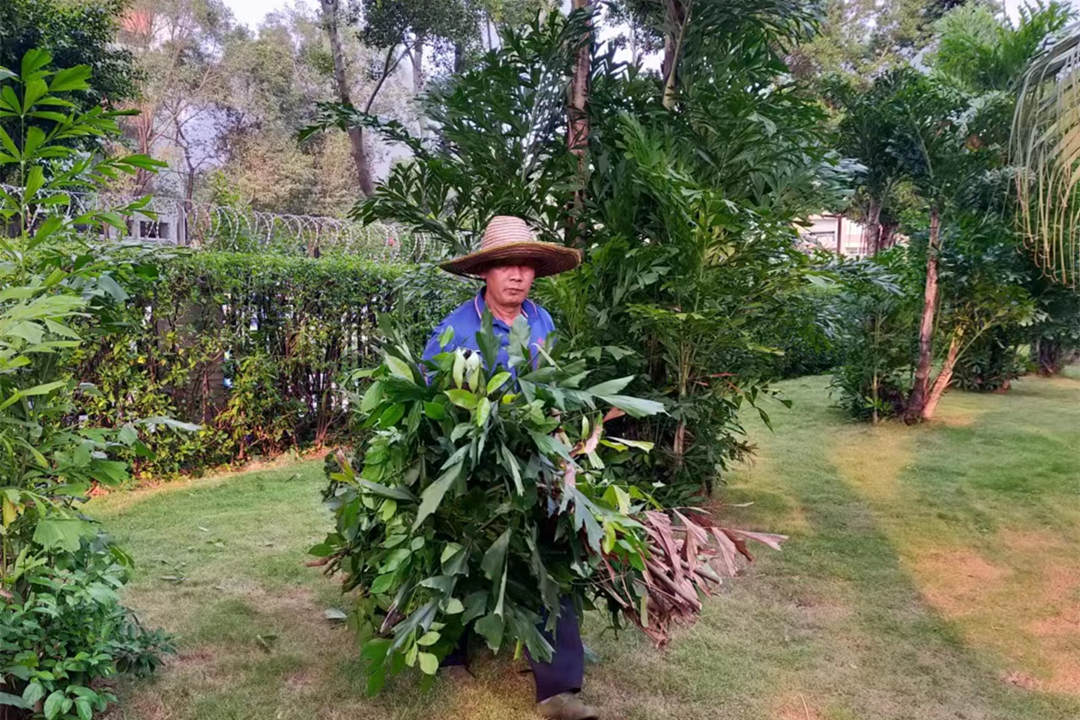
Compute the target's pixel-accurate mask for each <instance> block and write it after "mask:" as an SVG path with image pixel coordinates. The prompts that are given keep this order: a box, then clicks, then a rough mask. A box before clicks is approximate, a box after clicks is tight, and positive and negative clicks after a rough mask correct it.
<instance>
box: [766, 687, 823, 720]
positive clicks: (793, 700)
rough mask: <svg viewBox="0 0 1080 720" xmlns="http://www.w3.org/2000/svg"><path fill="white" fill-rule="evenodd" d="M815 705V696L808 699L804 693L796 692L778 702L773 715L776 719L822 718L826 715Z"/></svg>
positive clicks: (805, 719) (816, 719) (807, 719)
mask: <svg viewBox="0 0 1080 720" xmlns="http://www.w3.org/2000/svg"><path fill="white" fill-rule="evenodd" d="M814 705H815V703H814V701H813V698H811V699H809V700H808V699H807V698H806V696H805V695H803V694H802V693H795V694H793V695H789V696H787V697H784V698H783V699H781V700H780V702H778V703H777V705H776V710H775V711H774V713H773V716H774V717H775V718H776V720H822V719H823V718H824V715H822V714H821V713H820V712H818V711H817V710H816V709H815V707H814Z"/></svg>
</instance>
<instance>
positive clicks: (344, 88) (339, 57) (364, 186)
mask: <svg viewBox="0 0 1080 720" xmlns="http://www.w3.org/2000/svg"><path fill="white" fill-rule="evenodd" d="M320 2H321V3H322V19H323V26H324V27H325V29H326V37H327V38H328V39H329V41H330V52H331V55H332V56H333V59H334V85H335V86H336V88H337V96H338V101H339V102H340V103H341V104H342V105H346V106H352V94H351V92H350V90H349V83H348V81H347V80H346V67H345V53H344V52H343V51H342V49H341V31H340V29H339V22H340V18H341V10H340V0H320ZM398 61H399V62H400V58H398ZM394 67H396V63H394ZM391 70H392V68H391V67H389V56H388V57H387V64H386V65H384V67H383V73H382V76H381V77H382V78H383V79H385V78H386V76H387V74H388V73H389V72H390V71H391ZM380 85H381V83H380ZM377 92H378V89H376V90H375V91H374V92H372V94H371V96H370V97H369V99H368V103H367V105H366V106H365V110H364V111H365V112H367V111H368V110H370V109H371V103H372V101H374V99H375V94H376V93H377ZM347 132H348V135H349V144H350V146H351V148H352V157H353V163H354V164H355V165H356V181H357V183H358V186H359V188H360V192H362V193H364V194H365V195H370V194H371V192H372V190H373V189H374V184H373V183H372V180H371V161H370V160H369V159H368V152H367V148H366V147H365V146H364V130H363V128H361V127H352V128H349V129H348V130H347Z"/></svg>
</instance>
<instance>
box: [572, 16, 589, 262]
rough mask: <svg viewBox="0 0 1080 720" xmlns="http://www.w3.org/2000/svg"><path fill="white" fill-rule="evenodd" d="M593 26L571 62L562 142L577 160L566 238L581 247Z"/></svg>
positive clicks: (583, 241) (582, 241)
mask: <svg viewBox="0 0 1080 720" xmlns="http://www.w3.org/2000/svg"><path fill="white" fill-rule="evenodd" d="M589 2H590V0H573V10H575V11H576V10H587V9H588V7H589ZM592 41H593V28H592V21H591V20H590V21H589V27H588V30H587V31H586V34H585V37H583V38H582V41H581V47H580V48H579V49H578V51H577V58H576V59H575V61H574V74H573V77H572V78H571V79H570V103H569V105H568V106H567V108H566V127H567V131H566V144H567V147H569V148H570V152H572V153H573V154H574V155H576V156H577V159H578V177H577V188H576V189H575V190H574V200H573V207H572V209H571V213H570V218H569V222H567V225H566V235H567V240H568V242H569V244H570V245H575V246H578V247H581V246H583V245H584V244H585V238H584V233H583V232H582V231H581V228H580V226H579V224H578V217H579V216H580V214H581V211H582V210H583V208H584V206H585V182H586V178H587V175H588V159H587V157H586V153H587V152H588V149H589V75H590V70H591V69H592V68H591V67H590V62H589V61H590V59H591V57H592Z"/></svg>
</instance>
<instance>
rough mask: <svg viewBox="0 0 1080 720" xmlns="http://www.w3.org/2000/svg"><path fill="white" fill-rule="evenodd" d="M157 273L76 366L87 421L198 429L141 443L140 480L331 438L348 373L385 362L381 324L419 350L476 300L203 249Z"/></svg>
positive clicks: (354, 266) (136, 289)
mask: <svg viewBox="0 0 1080 720" xmlns="http://www.w3.org/2000/svg"><path fill="white" fill-rule="evenodd" d="M154 265H155V266H156V272H152V273H150V274H149V276H148V277H142V278H128V279H126V280H125V281H124V284H125V286H126V287H125V289H126V290H127V292H128V293H129V294H130V299H129V302H128V304H127V309H126V311H125V312H124V313H123V314H122V316H121V318H120V319H119V320H118V321H115V322H111V323H110V324H109V326H108V327H103V328H101V330H102V332H100V333H99V334H98V340H97V341H96V342H95V343H93V345H92V346H91V347H90V348H89V349H88V351H87V352H85V353H84V354H82V355H81V356H80V357H78V358H77V374H78V379H79V380H81V381H82V382H84V383H88V384H89V385H87V386H84V387H85V390H84V394H85V396H86V397H85V403H84V405H83V406H84V408H85V410H84V412H85V413H86V416H85V417H84V418H83V420H84V421H85V422H88V423H89V424H91V425H99V426H118V425H121V424H123V423H124V422H127V421H129V420H133V419H138V418H146V417H153V416H169V417H173V418H176V419H180V420H185V421H189V422H192V423H197V424H199V425H200V429H199V430H198V431H195V432H187V433H185V432H180V433H177V432H175V431H172V430H167V431H157V432H155V433H152V434H148V435H147V436H146V437H144V438H143V440H144V442H145V444H146V445H147V447H148V448H149V450H150V453H149V454H145V453H144V456H143V457H133V458H131V459H132V460H133V462H134V463H135V465H136V467H137V468H138V470H139V471H140V473H141V474H143V475H168V474H173V473H177V472H198V471H201V470H203V469H205V468H207V467H211V466H216V465H221V464H225V463H232V462H235V461H244V460H247V459H249V458H251V457H252V456H255V455H269V454H274V453H279V452H282V451H286V450H290V449H299V448H304V447H308V446H311V445H321V444H323V443H326V442H329V441H331V440H333V438H334V437H335V436H336V435H337V434H338V433H340V432H341V431H342V430H343V429H344V427H343V426H344V424H345V422H346V419H345V418H346V414H345V407H344V404H343V399H342V395H341V393H340V392H338V391H337V390H338V389H339V387H340V382H341V380H342V377H343V375H344V374H345V373H347V372H348V371H349V370H351V369H354V368H358V367H364V366H366V365H371V364H374V362H373V361H375V359H376V356H375V348H374V341H375V339H376V337H377V336H378V334H379V332H378V328H377V326H376V322H377V320H376V317H377V315H379V314H383V313H387V314H389V316H390V317H392V318H393V319H394V321H395V322H396V323H397V324H398V325H399V326H400V327H402V328H403V329H404V330H405V331H406V332H407V333H408V334H409V335H411V336H412V337H413V339H414V340H416V342H419V341H420V339H421V338H422V337H424V336H426V334H427V333H428V332H429V331H430V329H431V327H432V326H433V325H434V324H435V322H437V321H438V319H439V318H440V317H442V316H443V314H444V313H445V312H447V311H449V309H450V308H451V307H453V306H454V305H455V304H456V303H458V302H460V301H461V300H462V299H463V298H464V297H466V296H467V294H468V293H469V292H471V290H470V289H469V288H468V287H467V286H465V285H464V284H462V283H460V282H455V281H453V280H451V279H449V278H445V277H439V276H437V275H433V274H432V273H431V271H424V270H420V269H418V268H415V267H412V266H404V265H383V264H376V263H372V262H369V261H364V260H359V259H354V258H348V257H332V258H321V259H313V258H304V257H289V256H282V255H256V254H244V253H228V252H199V253H184V254H179V255H174V254H170V255H164V254H163V255H162V256H161V258H160V260H156V261H155V262H154ZM421 296H422V297H421Z"/></svg>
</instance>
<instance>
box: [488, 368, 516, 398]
mask: <svg viewBox="0 0 1080 720" xmlns="http://www.w3.org/2000/svg"><path fill="white" fill-rule="evenodd" d="M510 377H511V375H510V373H508V372H506V371H505V370H503V371H502V372H500V373H497V374H496V375H495V376H494V377H492V378H491V379H490V380H488V384H487V394H488V395H490V394H491V393H493V392H495V391H496V390H498V389H499V388H501V387H502V386H503V384H504V383H505V382H506V381H507V380H509V379H510Z"/></svg>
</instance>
